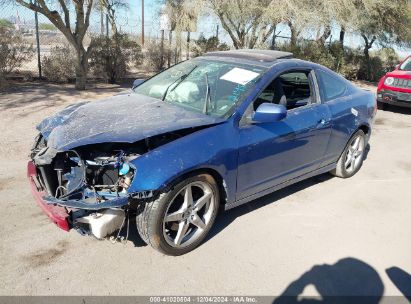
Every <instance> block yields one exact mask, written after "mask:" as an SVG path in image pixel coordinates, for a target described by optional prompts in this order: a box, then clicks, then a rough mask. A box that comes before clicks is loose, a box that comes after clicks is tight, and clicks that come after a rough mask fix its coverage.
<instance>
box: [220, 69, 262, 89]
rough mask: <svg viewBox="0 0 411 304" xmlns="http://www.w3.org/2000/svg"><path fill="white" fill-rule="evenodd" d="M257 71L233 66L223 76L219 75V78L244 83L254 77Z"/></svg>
mask: <svg viewBox="0 0 411 304" xmlns="http://www.w3.org/2000/svg"><path fill="white" fill-rule="evenodd" d="M258 75H260V74H258V73H256V72H252V71H248V70H244V69H240V68H234V69H232V70H231V71H229V72H227V73H225V74H224V75H223V76H221V77H220V79H223V80H227V81H231V82H234V83H238V84H242V85H246V84H247V83H249V82H250V81H251V80H253V79H254V78H256V77H257V76H258Z"/></svg>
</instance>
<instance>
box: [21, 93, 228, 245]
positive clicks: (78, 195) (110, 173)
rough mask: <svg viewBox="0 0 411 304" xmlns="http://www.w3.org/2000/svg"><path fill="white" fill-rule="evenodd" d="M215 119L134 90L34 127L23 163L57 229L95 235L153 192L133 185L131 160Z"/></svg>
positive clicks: (134, 173) (79, 105)
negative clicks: (27, 157) (35, 134)
mask: <svg viewBox="0 0 411 304" xmlns="http://www.w3.org/2000/svg"><path fill="white" fill-rule="evenodd" d="M133 113H138V114H139V118H138V119H136V117H135V115H133ZM90 117H92V118H93V119H90ZM221 121H222V120H221V119H220V118H215V117H211V116H207V115H202V114H198V113H194V112H191V111H187V110H184V109H182V108H180V107H178V106H175V105H171V104H169V103H164V102H159V100H157V99H153V98H150V97H147V96H142V95H138V94H128V95H121V96H114V97H112V98H110V99H107V100H102V101H97V102H92V103H87V102H82V103H77V104H75V105H71V106H68V107H67V108H66V109H64V110H63V111H61V112H59V113H57V114H55V115H54V116H51V117H49V118H46V119H45V120H43V121H42V122H41V123H40V124H39V125H38V126H37V129H38V130H39V132H40V134H39V135H38V137H37V138H36V140H35V144H34V146H33V148H32V151H31V155H30V156H31V163H29V167H30V172H31V173H30V174H29V178H30V182H31V183H32V189H34V190H33V191H36V193H34V195H35V198H36V200H37V202H38V203H39V204H41V207H42V208H43V210H47V211H46V213H47V214H48V215H49V216H50V217H51V218H52V219H53V221H54V222H55V223H57V224H58V225H59V226H60V227H64V228H63V229H65V230H68V229H69V228H76V229H79V230H81V232H82V233H88V234H90V233H91V234H93V235H95V236H96V237H99V238H100V237H102V236H103V235H104V234H105V233H111V232H113V231H112V230H113V227H116V226H117V225H118V224H119V223H124V221H123V219H124V218H125V217H127V215H128V214H130V213H132V212H133V211H134V210H135V209H136V208H137V205H138V204H139V203H140V202H144V201H145V200H147V199H150V198H151V197H153V196H154V195H155V194H156V191H157V190H158V189H145V188H144V189H140V190H136V188H138V187H134V188H133V181H134V180H135V179H136V176H138V168H137V167H136V165H135V160H138V159H139V158H141V157H143V156H144V157H145V156H147V155H145V154H148V152H150V151H153V150H155V149H156V148H158V147H160V146H164V145H166V144H168V143H170V142H172V141H175V140H177V139H179V138H181V137H185V136H186V135H188V134H191V133H193V132H196V131H198V130H201V129H204V128H206V127H209V126H212V125H215V124H218V123H220V122H221ZM152 170H153V172H154V170H156V168H152ZM142 178H144V177H142ZM132 189H134V190H132ZM39 193H41V195H40V194H39ZM107 210H111V211H107ZM118 211H121V212H118ZM65 221H66V222H65ZM102 223H104V225H103V224H102ZM99 225H101V228H99V229H97V228H96V227H100V226H99ZM87 227H88V228H87ZM116 228H117V229H118V228H120V227H116ZM96 229H97V230H96ZM96 231H98V232H96Z"/></svg>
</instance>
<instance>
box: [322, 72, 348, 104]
mask: <svg viewBox="0 0 411 304" xmlns="http://www.w3.org/2000/svg"><path fill="white" fill-rule="evenodd" d="M316 74H317V77H318V80H319V85H320V91H321V95H322V98H323V100H324V101H325V102H327V101H331V100H333V99H336V98H338V97H341V96H343V95H344V94H345V93H346V92H347V89H348V85H347V83H346V81H345V80H344V79H341V78H340V77H338V76H336V75H333V74H331V73H328V72H326V71H323V70H317V71H316Z"/></svg>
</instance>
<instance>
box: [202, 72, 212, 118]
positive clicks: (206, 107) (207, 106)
mask: <svg viewBox="0 0 411 304" xmlns="http://www.w3.org/2000/svg"><path fill="white" fill-rule="evenodd" d="M205 82H206V87H207V88H206V96H205V100H204V107H203V113H204V114H208V108H209V107H210V84H209V82H208V74H207V73H205Z"/></svg>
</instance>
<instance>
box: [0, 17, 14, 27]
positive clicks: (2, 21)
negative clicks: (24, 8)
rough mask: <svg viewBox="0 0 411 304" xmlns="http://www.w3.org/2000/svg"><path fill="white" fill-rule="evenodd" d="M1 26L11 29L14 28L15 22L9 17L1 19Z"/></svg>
mask: <svg viewBox="0 0 411 304" xmlns="http://www.w3.org/2000/svg"><path fill="white" fill-rule="evenodd" d="M0 28H8V29H11V28H13V23H11V22H10V21H9V20H7V19H0Z"/></svg>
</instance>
